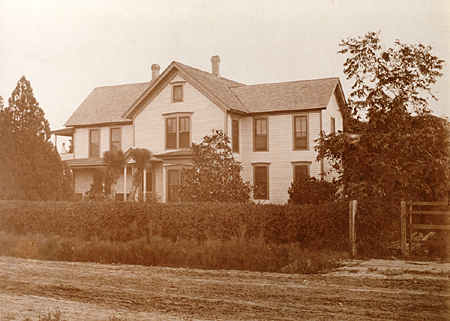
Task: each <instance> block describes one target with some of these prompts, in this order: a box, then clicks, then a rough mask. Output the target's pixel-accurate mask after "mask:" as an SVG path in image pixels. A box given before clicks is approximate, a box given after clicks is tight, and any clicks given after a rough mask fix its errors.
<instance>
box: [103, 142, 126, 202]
mask: <svg viewBox="0 0 450 321" xmlns="http://www.w3.org/2000/svg"><path fill="white" fill-rule="evenodd" d="M104 158H105V163H106V169H105V177H104V180H105V185H106V187H105V189H106V190H107V191H109V194H110V195H111V196H112V199H115V198H116V188H115V186H116V184H117V180H118V179H119V177H120V174H121V172H122V169H123V166H124V165H125V158H124V155H123V151H122V150H114V151H106V152H105V154H104Z"/></svg>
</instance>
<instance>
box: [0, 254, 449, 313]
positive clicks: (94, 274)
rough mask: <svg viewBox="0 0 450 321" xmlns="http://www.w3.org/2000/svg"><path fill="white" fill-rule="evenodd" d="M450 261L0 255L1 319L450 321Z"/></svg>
mask: <svg viewBox="0 0 450 321" xmlns="http://www.w3.org/2000/svg"><path fill="white" fill-rule="evenodd" d="M449 277H450V264H448V263H447V264H439V263H420V262H405V261H399V260H393V261H384V260H371V261H349V262H347V264H346V266H345V267H343V268H340V269H338V270H336V271H334V272H330V273H327V274H321V275H292V274H282V273H257V272H247V271H213V270H190V269H173V268H162V267H144V266H133V265H104V264H95V263H70V262H51V261H38V260H26V259H18V258H10V257H0V318H1V320H25V319H26V318H27V317H29V318H31V320H38V316H39V315H42V314H43V313H48V311H56V310H57V309H58V310H59V311H61V312H62V313H63V318H62V320H108V319H109V318H111V317H112V316H117V317H121V318H123V319H125V318H126V319H127V320H450V292H449V289H450V278H449Z"/></svg>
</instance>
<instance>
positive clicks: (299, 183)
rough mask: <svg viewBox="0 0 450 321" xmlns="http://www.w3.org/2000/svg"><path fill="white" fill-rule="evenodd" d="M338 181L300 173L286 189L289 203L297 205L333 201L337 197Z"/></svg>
mask: <svg viewBox="0 0 450 321" xmlns="http://www.w3.org/2000/svg"><path fill="white" fill-rule="evenodd" d="M337 189H338V183H337V182H336V181H334V180H333V181H332V182H328V181H326V180H323V179H322V180H318V179H317V178H315V177H310V176H306V175H302V176H300V177H298V178H297V179H296V180H295V182H293V183H291V187H290V188H289V190H288V194H289V201H288V202H289V203H292V204H298V205H305V204H311V205H318V204H322V203H325V202H330V201H334V200H336V198H337V195H336V193H337Z"/></svg>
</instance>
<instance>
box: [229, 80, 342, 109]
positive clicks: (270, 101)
mask: <svg viewBox="0 0 450 321" xmlns="http://www.w3.org/2000/svg"><path fill="white" fill-rule="evenodd" d="M338 82H339V78H325V79H313V80H303V81H292V82H283V83H274V84H262V85H252V86H244V87H235V88H231V91H232V92H233V93H234V94H235V95H236V97H237V98H238V99H239V100H240V101H241V103H242V104H243V105H244V106H245V108H246V109H247V110H248V111H249V112H250V113H259V112H275V111H292V110H294V111H295V110H307V109H322V108H326V107H327V105H328V102H329V101H330V97H331V95H332V94H333V92H334V90H335V89H336V86H337V84H338Z"/></svg>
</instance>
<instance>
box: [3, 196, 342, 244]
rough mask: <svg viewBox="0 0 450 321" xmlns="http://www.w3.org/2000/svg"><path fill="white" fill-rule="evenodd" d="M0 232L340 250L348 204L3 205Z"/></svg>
mask: <svg viewBox="0 0 450 321" xmlns="http://www.w3.org/2000/svg"><path fill="white" fill-rule="evenodd" d="M0 227H1V228H0V230H3V231H5V232H11V233H17V234H27V233H38V234H44V235H47V236H50V235H59V236H61V237H69V238H70V237H79V238H81V239H83V240H109V241H112V242H126V241H130V240H133V239H136V238H141V237H150V236H160V237H162V238H166V239H169V240H172V241H179V240H195V241H197V242H205V241H208V240H211V239H218V240H223V241H226V240H230V239H231V238H233V237H238V238H240V239H242V240H249V239H255V240H256V239H260V240H261V241H262V242H263V243H275V244H284V243H295V242H299V243H300V244H301V245H304V246H306V247H310V246H312V247H317V248H330V249H333V250H342V249H346V248H347V245H346V244H347V242H348V241H347V239H348V237H347V235H348V204H347V203H346V202H328V203H323V204H320V205H315V206H314V205H303V206H299V205H274V204H253V203H250V202H249V203H242V204H237V203H218V202H214V203H206V202H196V203H170V204H162V203H148V202H97V203H92V202H78V203H69V202H3V203H0Z"/></svg>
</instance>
